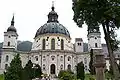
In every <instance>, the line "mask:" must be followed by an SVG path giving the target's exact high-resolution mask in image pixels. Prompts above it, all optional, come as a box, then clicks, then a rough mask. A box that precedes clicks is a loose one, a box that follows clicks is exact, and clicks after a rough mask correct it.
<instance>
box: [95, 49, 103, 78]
mask: <svg viewBox="0 0 120 80" xmlns="http://www.w3.org/2000/svg"><path fill="white" fill-rule="evenodd" d="M93 55H94V62H93V65H94V66H95V71H96V80H105V74H104V68H105V58H104V55H103V54H102V50H101V49H95V50H93Z"/></svg>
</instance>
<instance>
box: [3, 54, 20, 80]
mask: <svg viewBox="0 0 120 80" xmlns="http://www.w3.org/2000/svg"><path fill="white" fill-rule="evenodd" d="M21 74H22V65H21V60H20V56H19V54H17V55H16V56H15V57H14V59H13V60H12V61H11V63H10V67H8V68H7V70H6V72H5V73H4V75H5V80H22V79H21Z"/></svg>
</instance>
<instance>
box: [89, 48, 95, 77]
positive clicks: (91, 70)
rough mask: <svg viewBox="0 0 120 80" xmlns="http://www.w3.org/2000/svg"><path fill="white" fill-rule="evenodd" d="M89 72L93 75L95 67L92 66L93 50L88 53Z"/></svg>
mask: <svg viewBox="0 0 120 80" xmlns="http://www.w3.org/2000/svg"><path fill="white" fill-rule="evenodd" d="M89 68H90V70H89V72H90V74H91V75H95V67H94V66H93V49H91V51H90V63H89Z"/></svg>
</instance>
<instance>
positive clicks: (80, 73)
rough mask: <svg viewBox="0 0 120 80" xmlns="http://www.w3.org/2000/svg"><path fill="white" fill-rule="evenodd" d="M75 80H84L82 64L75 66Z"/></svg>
mask: <svg viewBox="0 0 120 80" xmlns="http://www.w3.org/2000/svg"><path fill="white" fill-rule="evenodd" d="M76 71H77V79H81V80H84V78H85V71H84V64H83V62H80V63H78V64H77V70H76Z"/></svg>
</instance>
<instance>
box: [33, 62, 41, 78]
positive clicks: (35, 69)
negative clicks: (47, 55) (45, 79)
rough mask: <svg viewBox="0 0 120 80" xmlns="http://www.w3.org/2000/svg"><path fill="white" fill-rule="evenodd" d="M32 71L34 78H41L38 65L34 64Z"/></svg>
mask: <svg viewBox="0 0 120 80" xmlns="http://www.w3.org/2000/svg"><path fill="white" fill-rule="evenodd" d="M34 71H35V78H41V75H42V71H41V67H40V66H39V64H36V65H35V66H34Z"/></svg>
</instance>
